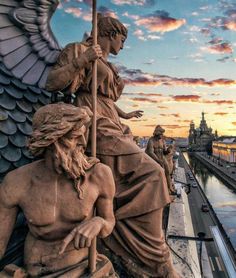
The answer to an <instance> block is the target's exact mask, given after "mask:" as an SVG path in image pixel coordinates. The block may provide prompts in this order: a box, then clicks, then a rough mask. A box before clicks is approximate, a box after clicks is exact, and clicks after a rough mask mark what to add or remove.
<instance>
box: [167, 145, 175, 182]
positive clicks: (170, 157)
mask: <svg viewBox="0 0 236 278" xmlns="http://www.w3.org/2000/svg"><path fill="white" fill-rule="evenodd" d="M174 154H175V147H174V145H169V146H168V147H167V148H166V154H165V158H166V161H167V164H168V169H169V173H170V177H171V178H172V177H173V173H174V170H175V163H174V159H173V157H174Z"/></svg>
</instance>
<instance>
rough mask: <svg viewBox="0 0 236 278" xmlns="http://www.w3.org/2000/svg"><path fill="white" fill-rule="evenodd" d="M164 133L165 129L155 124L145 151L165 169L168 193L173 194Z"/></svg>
mask: <svg viewBox="0 0 236 278" xmlns="http://www.w3.org/2000/svg"><path fill="white" fill-rule="evenodd" d="M164 133H165V129H164V128H162V127H161V126H160V125H157V126H156V128H155V130H154V132H153V136H152V137H150V139H149V141H148V144H147V148H146V153H147V154H148V155H149V156H150V157H151V158H152V159H154V160H155V161H156V162H157V163H158V164H159V165H160V166H161V167H162V168H163V169H164V170H165V176H166V181H167V186H168V190H169V194H174V193H175V189H174V186H173V183H172V180H171V172H170V166H169V163H168V161H167V159H166V154H167V153H168V152H169V151H167V148H166V144H165V140H164V138H163V134H164Z"/></svg>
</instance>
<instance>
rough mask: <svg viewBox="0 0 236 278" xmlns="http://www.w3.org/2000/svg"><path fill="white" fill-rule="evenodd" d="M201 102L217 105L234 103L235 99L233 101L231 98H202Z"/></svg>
mask: <svg viewBox="0 0 236 278" xmlns="http://www.w3.org/2000/svg"><path fill="white" fill-rule="evenodd" d="M202 102H204V103H209V104H218V105H221V104H234V103H235V101H233V100H224V99H220V100H204V101H202Z"/></svg>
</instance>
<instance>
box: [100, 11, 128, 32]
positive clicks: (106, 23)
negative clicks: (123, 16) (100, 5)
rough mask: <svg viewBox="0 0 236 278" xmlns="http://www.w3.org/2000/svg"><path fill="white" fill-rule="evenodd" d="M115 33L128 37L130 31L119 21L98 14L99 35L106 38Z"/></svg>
mask: <svg viewBox="0 0 236 278" xmlns="http://www.w3.org/2000/svg"><path fill="white" fill-rule="evenodd" d="M113 33H114V34H121V35H123V36H124V37H127V35H128V30H127V28H126V27H125V26H124V25H123V24H122V23H121V22H120V21H119V20H118V19H116V18H113V17H110V16H103V15H102V14H101V13H98V35H99V36H101V37H106V36H110V35H111V34H113Z"/></svg>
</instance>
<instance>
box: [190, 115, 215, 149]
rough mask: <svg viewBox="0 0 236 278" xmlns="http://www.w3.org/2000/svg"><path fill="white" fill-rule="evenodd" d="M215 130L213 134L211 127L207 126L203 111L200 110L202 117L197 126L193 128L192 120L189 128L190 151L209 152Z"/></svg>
mask: <svg viewBox="0 0 236 278" xmlns="http://www.w3.org/2000/svg"><path fill="white" fill-rule="evenodd" d="M216 136H217V132H216V133H215V134H214V133H213V132H212V128H210V127H208V125H207V122H206V120H205V113H204V112H202V118H201V122H200V125H199V127H197V128H195V124H194V122H193V121H191V123H190V128H189V136H188V140H189V149H190V150H191V151H207V152H211V149H212V142H213V140H215V139H216Z"/></svg>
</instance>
